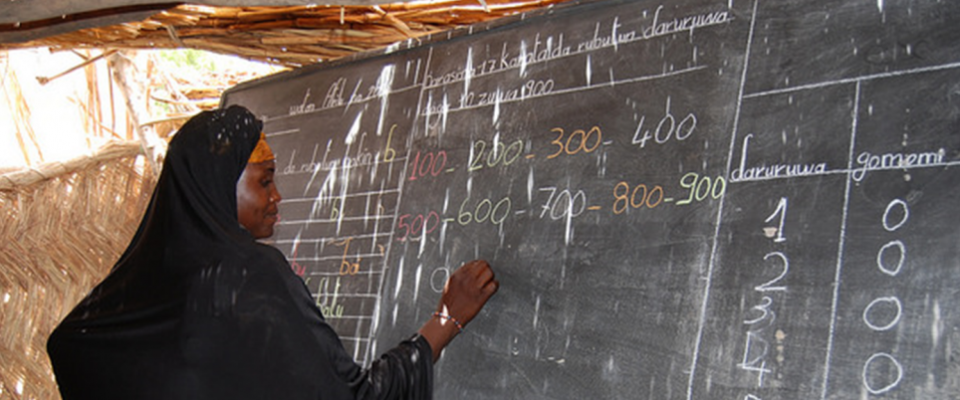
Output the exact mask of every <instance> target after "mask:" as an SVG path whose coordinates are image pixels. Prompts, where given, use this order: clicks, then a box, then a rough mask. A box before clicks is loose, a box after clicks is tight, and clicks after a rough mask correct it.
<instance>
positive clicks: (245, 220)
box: [237, 161, 280, 239]
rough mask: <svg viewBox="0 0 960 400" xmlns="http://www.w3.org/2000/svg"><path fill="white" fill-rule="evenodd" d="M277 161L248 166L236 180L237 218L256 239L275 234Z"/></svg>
mask: <svg viewBox="0 0 960 400" xmlns="http://www.w3.org/2000/svg"><path fill="white" fill-rule="evenodd" d="M276 168H277V167H276V162H274V161H264V162H260V163H247V167H246V168H244V170H243V173H242V174H241V175H240V179H239V180H238V181H237V219H238V220H240V225H243V227H244V228H246V229H247V231H249V232H250V233H251V234H252V235H253V237H254V238H256V239H263V238H268V237H270V236H272V235H273V225H274V224H276V223H277V219H278V216H277V213H278V212H279V209H278V208H277V205H278V204H279V203H280V192H277V186H276V185H275V184H274V182H273V174H274V172H276Z"/></svg>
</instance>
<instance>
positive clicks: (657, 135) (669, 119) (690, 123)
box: [631, 96, 697, 148]
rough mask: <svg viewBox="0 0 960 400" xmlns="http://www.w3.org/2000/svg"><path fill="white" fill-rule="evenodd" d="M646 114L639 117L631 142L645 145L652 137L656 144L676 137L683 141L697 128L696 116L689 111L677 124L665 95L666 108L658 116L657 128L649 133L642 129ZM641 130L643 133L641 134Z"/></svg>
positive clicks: (668, 99) (641, 145)
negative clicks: (660, 115)
mask: <svg viewBox="0 0 960 400" xmlns="http://www.w3.org/2000/svg"><path fill="white" fill-rule="evenodd" d="M646 118H647V116H646V115H644V116H642V117H640V122H639V123H638V124H637V130H636V132H634V134H633V140H632V141H631V143H633V144H639V145H640V147H641V148H642V147H644V146H646V145H647V141H648V140H650V139H653V140H655V141H656V142H657V144H665V143H667V142H669V141H670V140H672V139H674V138H676V140H677V141H684V140H686V139H687V138H689V137H690V135H693V131H694V130H695V129H697V116H696V115H695V114H694V113H692V112H690V113H687V115H686V116H684V117H683V119H682V120H680V122H679V124H678V123H677V119H676V118H675V117H674V116H673V114H671V113H670V97H669V96H668V97H667V104H666V110H665V111H664V113H663V117H662V118H660V122H659V123H658V124H657V129H656V130H655V131H654V132H653V133H652V134H651V133H650V130H649V129H647V130H644V129H643V123H644V121H645V120H646ZM641 132H643V135H642V136H641Z"/></svg>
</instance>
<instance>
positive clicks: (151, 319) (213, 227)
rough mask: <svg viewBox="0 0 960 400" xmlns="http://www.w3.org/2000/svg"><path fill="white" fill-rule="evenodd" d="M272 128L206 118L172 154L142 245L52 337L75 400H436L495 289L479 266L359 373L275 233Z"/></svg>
mask: <svg viewBox="0 0 960 400" xmlns="http://www.w3.org/2000/svg"><path fill="white" fill-rule="evenodd" d="M261 128H262V124H261V123H260V122H259V121H258V120H257V119H256V118H255V117H254V116H253V115H252V114H251V113H250V112H249V111H247V110H246V109H243V108H241V107H237V106H234V107H230V108H228V109H225V110H217V111H212V112H203V113H201V114H199V115H198V116H196V117H194V118H192V119H191V120H190V121H188V122H187V123H186V124H185V125H184V126H183V128H182V129H181V130H180V132H179V133H178V134H177V135H176V136H175V137H174V139H173V140H172V141H171V142H170V148H169V151H168V154H167V158H166V160H165V161H164V168H163V171H162V173H161V175H160V179H159V181H158V183H157V188H156V190H155V191H154V194H153V198H152V200H151V202H150V206H149V207H148V209H147V212H146V215H145V216H144V218H143V221H142V223H141V224H140V227H139V228H138V230H137V233H136V235H135V236H134V238H133V240H132V241H131V243H130V245H129V247H128V248H127V250H126V251H125V252H124V253H123V255H122V256H121V257H120V260H119V261H118V262H117V264H116V265H115V266H114V267H113V269H112V271H111V273H110V274H109V275H108V276H107V277H106V278H105V279H104V280H103V282H101V283H100V284H99V285H98V286H97V287H96V288H94V290H93V291H91V293H90V294H89V295H88V296H87V297H86V298H85V299H84V300H83V301H82V302H81V303H80V304H79V305H78V306H77V307H76V308H75V309H74V310H73V311H72V312H71V313H70V314H69V315H68V316H67V317H66V319H65V320H64V321H63V322H62V323H61V324H60V326H58V327H57V329H56V330H55V331H54V332H53V334H52V335H51V337H50V340H49V342H48V352H49V354H50V358H51V361H52V363H53V368H54V372H55V374H56V378H57V382H58V384H59V386H60V391H61V394H62V395H63V398H64V399H66V400H72V399H98V400H102V399H165V400H170V399H231V400H238V399H354V398H361V399H429V398H430V397H431V396H432V382H431V381H432V366H433V362H434V361H436V359H437V358H438V357H439V354H440V351H441V350H442V349H443V348H444V347H445V346H446V345H447V343H449V342H450V340H451V339H453V337H454V336H455V335H456V334H457V333H458V332H459V330H460V329H462V325H464V324H467V323H468V322H470V320H472V319H473V318H474V316H476V314H477V313H478V312H479V311H480V309H481V308H482V307H483V305H484V304H485V303H486V301H487V300H488V299H489V298H490V296H492V295H493V294H494V293H495V292H496V291H497V288H498V283H497V281H496V280H495V279H494V276H493V272H492V271H491V270H490V267H489V266H488V265H487V264H486V263H485V262H483V261H472V262H469V263H467V264H466V265H464V266H463V267H461V268H460V269H458V270H457V271H456V272H455V273H454V274H453V275H452V276H451V277H450V280H449V281H448V282H447V287H446V289H445V290H444V293H443V294H442V296H441V301H440V306H439V307H438V313H437V314H436V315H435V316H434V317H433V318H431V319H430V320H429V321H427V322H426V323H425V324H424V325H423V327H422V328H421V329H420V331H419V333H418V334H416V335H414V337H412V338H411V339H409V340H407V341H405V342H403V343H401V344H400V345H399V346H397V347H396V348H394V349H392V350H390V351H388V352H386V353H385V354H384V355H383V356H381V358H380V359H379V360H377V361H375V362H374V363H373V365H372V366H371V367H370V368H369V369H362V368H360V367H359V366H358V365H357V364H356V363H355V362H354V360H353V359H352V358H351V357H350V356H349V355H348V354H347V353H346V351H345V350H344V348H343V346H342V344H341V343H340V340H339V338H338V337H337V335H336V334H335V333H334V331H333V330H332V329H331V328H330V326H329V325H327V324H326V322H325V321H324V318H323V316H322V315H321V313H320V311H319V310H318V309H317V308H316V306H315V305H314V301H313V299H312V298H311V296H310V294H309V292H308V291H307V289H306V287H305V285H304V283H303V281H302V280H301V279H300V278H299V277H297V276H296V275H295V274H294V273H293V272H292V271H291V269H290V267H289V264H288V263H287V261H286V259H285V258H284V257H283V255H282V254H281V253H280V252H279V251H278V250H276V249H275V248H273V247H271V246H267V245H264V244H260V243H258V242H256V239H260V238H264V237H268V236H270V235H272V234H273V225H274V223H276V220H277V203H278V202H279V201H280V195H279V194H278V193H277V190H276V186H275V185H274V184H273V173H274V169H275V166H274V161H273V156H272V153H271V152H270V150H269V146H267V144H266V142H265V141H264V138H263V136H262V134H261Z"/></svg>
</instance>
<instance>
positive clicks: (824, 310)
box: [223, 0, 960, 400]
mask: <svg viewBox="0 0 960 400" xmlns="http://www.w3.org/2000/svg"><path fill="white" fill-rule="evenodd" d="M957 16H960V2H954V1H936V0H913V1H882V0H880V1H878V0H820V1H801V0H790V1H787V0H785V1H758V0H751V1H744V0H724V1H717V0H689V1H670V2H663V3H658V2H653V1H643V2H638V1H608V2H595V3H586V4H577V5H571V6H566V7H557V8H554V9H550V10H547V11H544V12H540V13H537V14H528V15H521V16H517V17H516V18H512V19H510V20H509V21H507V22H498V23H495V24H489V25H482V26H478V27H474V28H472V29H468V30H462V31H458V32H455V33H451V34H447V35H444V37H440V38H432V39H430V40H425V41H415V40H411V41H408V42H405V43H402V44H400V45H397V46H395V47H394V48H391V49H389V50H387V51H383V52H378V53H375V54H369V55H364V56H361V57H356V58H353V59H351V60H348V61H345V62H337V63H332V64H328V65H323V66H319V67H310V68H304V69H302V70H297V71H293V72H290V73H285V74H281V75H278V76H273V77H270V78H266V79H263V80H260V81H256V82H252V83H248V84H243V85H240V86H238V87H236V88H233V89H232V90H230V91H228V93H227V94H225V96H224V99H223V101H224V103H225V104H242V105H245V106H247V107H249V108H251V109H252V110H254V111H255V113H257V114H258V115H260V116H262V118H263V119H264V120H265V121H266V125H265V130H266V132H267V135H268V136H269V138H270V142H271V144H272V146H273V147H274V149H275V151H276V153H277V154H278V169H279V177H278V178H277V179H278V185H279V186H280V189H281V191H282V192H283V194H284V195H285V200H284V202H283V204H282V207H281V213H282V219H283V220H282V222H281V223H280V226H279V228H278V231H277V232H278V233H277V235H276V236H275V238H273V243H274V244H275V245H276V246H277V247H279V248H280V249H282V250H283V251H285V252H286V253H287V254H288V256H289V257H290V260H291V264H292V267H293V268H294V270H295V271H297V272H298V273H299V274H301V275H302V276H303V277H304V279H305V280H306V282H307V285H308V287H309V288H310V289H311V290H312V291H313V292H314V293H315V295H316V298H317V304H318V305H320V306H321V308H322V309H323V311H324V313H325V315H326V316H327V317H328V319H329V321H330V322H331V324H332V325H333V326H334V327H335V329H337V331H338V332H339V333H340V334H341V335H342V337H343V340H344V343H345V345H346V346H347V348H348V349H349V350H350V351H352V352H353V353H354V355H355V357H356V358H357V360H358V361H359V362H362V363H369V362H370V361H371V359H372V357H375V356H376V355H377V354H378V353H379V352H382V351H383V350H385V349H387V348H389V347H392V346H393V345H394V344H395V343H396V342H397V341H398V340H400V339H401V338H403V337H405V336H407V335H409V334H410V333H411V332H413V331H415V330H416V329H417V328H418V327H419V326H420V325H421V324H422V323H423V322H424V321H425V320H426V319H427V318H430V313H431V312H432V311H433V310H434V309H435V307H436V303H437V301H438V299H439V293H440V291H441V290H442V285H443V282H444V281H445V279H446V278H447V277H448V276H449V274H450V271H452V270H453V269H454V268H456V267H457V266H458V265H459V264H460V263H462V262H464V261H467V260H470V259H474V258H483V259H487V260H489V261H490V263H491V264H492V265H493V267H494V269H495V270H496V272H497V274H498V277H499V279H500V282H501V284H502V286H501V289H500V292H499V293H498V294H497V295H496V296H495V297H494V298H493V300H492V301H491V302H490V304H489V305H488V306H487V307H486V308H485V309H484V311H483V312H482V313H481V314H480V315H479V316H478V317H477V319H476V321H475V323H474V324H472V325H470V326H469V327H468V329H467V331H466V332H465V333H464V334H462V335H460V337H459V338H458V339H457V340H456V341H454V343H453V344H452V345H451V347H450V348H448V350H447V351H446V352H445V354H444V356H443V358H442V360H441V362H440V363H439V364H438V365H437V366H436V374H437V376H436V388H437V396H436V397H437V398H439V399H738V400H741V399H743V400H750V399H754V400H755V399H764V400H769V399H854V398H856V399H955V398H960V359H958V358H960V311H958V309H960V250H958V247H960V246H958V243H960V217H958V216H957V213H958V211H957V206H958V205H960V202H958V199H960V171H958V169H957V167H956V165H957V163H958V161H957V160H958V150H960V123H958V121H960V25H958V24H957V22H958V20H957V18H958V17H957Z"/></svg>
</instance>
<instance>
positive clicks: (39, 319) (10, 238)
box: [0, 142, 155, 400]
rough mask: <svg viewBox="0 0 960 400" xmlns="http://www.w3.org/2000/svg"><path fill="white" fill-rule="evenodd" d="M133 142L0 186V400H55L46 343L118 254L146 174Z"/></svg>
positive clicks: (135, 217) (7, 179) (147, 187)
mask: <svg viewBox="0 0 960 400" xmlns="http://www.w3.org/2000/svg"><path fill="white" fill-rule="evenodd" d="M140 153H141V151H140V145H139V143H137V142H132V143H123V144H113V145H110V146H109V147H107V148H105V149H103V150H101V151H99V152H98V153H97V155H96V156H84V157H81V158H77V159H74V160H71V161H68V162H65V163H53V164H47V165H45V166H44V167H38V168H33V169H28V170H24V171H22V172H19V173H16V174H8V175H5V176H4V177H3V178H2V179H0V221H2V223H0V237H2V238H3V244H2V246H0V265H2V266H3V268H0V288H2V290H3V293H0V296H2V298H0V310H2V311H0V398H2V399H44V400H46V399H58V398H60V395H59V393H58V391H57V388H56V384H55V381H54V379H53V375H52V372H51V370H50V361H49V358H48V357H47V352H46V341H47V337H48V336H49V334H50V332H51V331H52V330H53V328H54V327H55V326H56V325H57V323H58V322H59V321H60V319H61V318H63V316H64V315H66V313H67V312H69V311H70V309H71V308H72V307H73V305H74V304H76V303H77V302H78V301H80V299H81V298H83V296H84V295H85V294H86V292H87V291H89V290H90V289H91V288H92V287H93V285H95V284H96V283H97V282H98V281H99V280H100V279H102V278H103V277H104V276H105V275H106V273H107V272H108V271H109V269H110V267H111V266H112V265H113V263H114V262H115V261H116V259H117V257H119V255H120V253H121V252H122V251H123V249H124V248H126V245H127V243H128V242H129V240H130V238H131V237H132V236H133V233H134V231H135V230H136V227H137V225H138V222H139V220H140V218H141V216H142V214H143V211H144V210H145V209H146V205H147V203H148V202H149V197H150V193H151V192H152V187H153V185H154V181H155V179H154V176H155V174H154V173H153V171H150V170H149V167H148V165H149V163H145V162H144V160H143V157H142V156H140Z"/></svg>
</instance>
